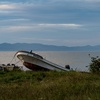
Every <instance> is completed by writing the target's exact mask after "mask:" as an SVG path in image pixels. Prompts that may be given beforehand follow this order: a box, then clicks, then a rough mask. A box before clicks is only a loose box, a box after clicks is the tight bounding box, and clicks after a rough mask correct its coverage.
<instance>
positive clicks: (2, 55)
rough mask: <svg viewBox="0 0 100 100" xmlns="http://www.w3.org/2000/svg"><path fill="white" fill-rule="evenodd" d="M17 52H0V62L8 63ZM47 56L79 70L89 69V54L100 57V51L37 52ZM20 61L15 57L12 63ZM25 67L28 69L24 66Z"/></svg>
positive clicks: (62, 64)
mask: <svg viewBox="0 0 100 100" xmlns="http://www.w3.org/2000/svg"><path fill="white" fill-rule="evenodd" d="M15 53H16V52H15V51H14V52H0V64H3V63H4V64H8V63H10V62H11V60H12V59H13V56H14V54H15ZM35 53H38V54H40V55H41V56H43V57H44V58H46V59H47V60H49V61H52V62H54V63H56V64H59V65H61V66H65V65H70V67H71V68H73V69H76V70H79V71H88V68H87V67H86V66H87V65H89V63H90V61H91V59H90V57H89V55H88V54H91V56H93V57H96V56H99V57H100V52H61V51H60V52H56V51H55V52H54V51H49V52H44V51H43V52H40V51H39V52H36V51H35ZM17 61H19V60H18V59H17V58H15V59H14V60H13V61H12V63H17ZM16 65H20V66H22V63H21V62H19V63H17V64H16ZM24 69H26V68H25V67H24Z"/></svg>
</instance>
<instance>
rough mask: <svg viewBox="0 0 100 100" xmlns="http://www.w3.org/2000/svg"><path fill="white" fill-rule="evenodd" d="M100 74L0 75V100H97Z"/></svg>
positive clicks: (30, 73)
mask: <svg viewBox="0 0 100 100" xmlns="http://www.w3.org/2000/svg"><path fill="white" fill-rule="evenodd" d="M99 99H100V74H92V73H81V72H56V71H48V72H33V71H26V72H23V71H21V72H18V71H12V72H0V100H99Z"/></svg>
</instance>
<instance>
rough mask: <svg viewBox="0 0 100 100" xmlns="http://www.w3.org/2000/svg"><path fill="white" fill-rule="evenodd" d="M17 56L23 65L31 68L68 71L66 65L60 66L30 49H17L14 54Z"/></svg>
mask: <svg viewBox="0 0 100 100" xmlns="http://www.w3.org/2000/svg"><path fill="white" fill-rule="evenodd" d="M15 55H16V56H17V58H18V59H19V60H20V61H21V62H22V63H23V65H24V66H26V67H27V68H29V69H31V70H35V71H37V70H57V71H68V70H69V69H67V68H66V67H62V66H60V65H57V64H55V63H52V62H50V61H48V60H46V59H45V58H43V57H42V56H40V55H38V54H36V53H33V52H32V51H30V52H29V51H18V52H17V53H16V54H15Z"/></svg>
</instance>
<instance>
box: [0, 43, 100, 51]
mask: <svg viewBox="0 0 100 100" xmlns="http://www.w3.org/2000/svg"><path fill="white" fill-rule="evenodd" d="M18 50H28V51H30V50H33V51H100V45H97V46H89V45H87V46H74V47H68V46H55V45H44V44H39V43H14V44H10V43H2V44H0V51H18Z"/></svg>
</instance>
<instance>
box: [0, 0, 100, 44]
mask: <svg viewBox="0 0 100 100" xmlns="http://www.w3.org/2000/svg"><path fill="white" fill-rule="evenodd" d="M4 42H7V43H42V44H48V45H64V46H84V45H100V0H0V43H4Z"/></svg>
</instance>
